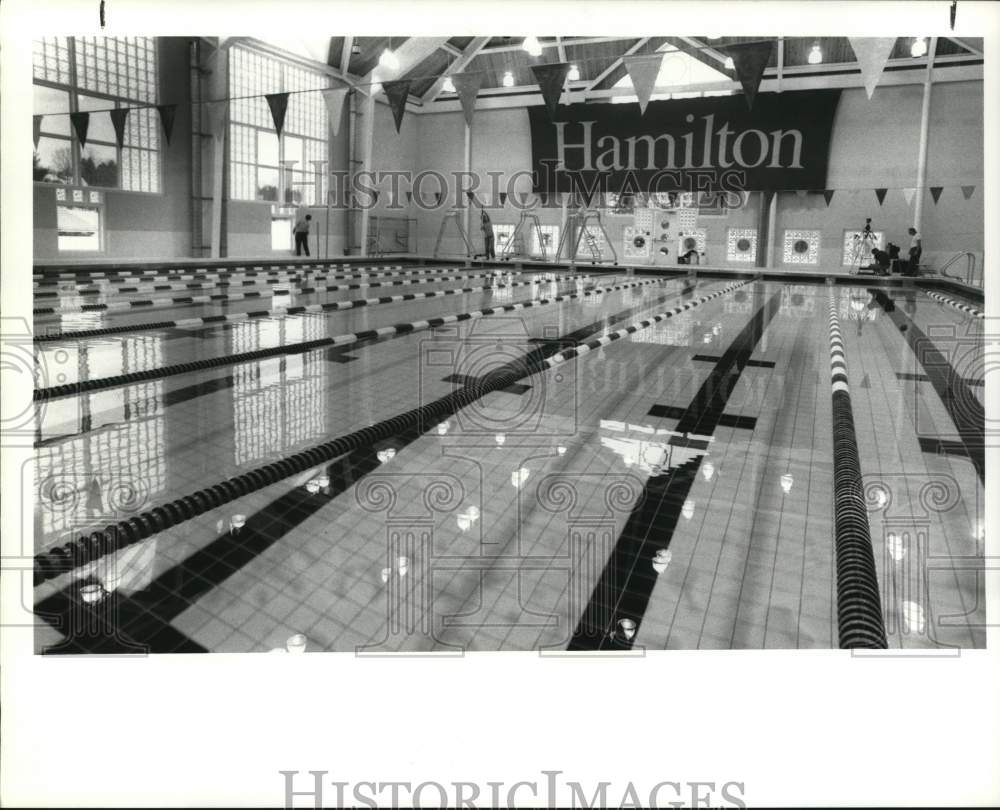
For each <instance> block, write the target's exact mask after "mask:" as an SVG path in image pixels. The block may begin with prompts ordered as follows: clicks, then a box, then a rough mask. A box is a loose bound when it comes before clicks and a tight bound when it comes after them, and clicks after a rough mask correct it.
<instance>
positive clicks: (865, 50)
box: [848, 37, 896, 99]
mask: <svg viewBox="0 0 1000 810" xmlns="http://www.w3.org/2000/svg"><path fill="white" fill-rule="evenodd" d="M848 40H849V41H850V43H851V48H852V49H853V50H854V56H855V58H857V60H858V67H859V68H861V80H862V82H863V83H864V85H865V92H866V93H868V98H869V99H870V98H871V97H872V93H874V92H875V86H876V85H877V84H878V80H879V79H880V78H882V71H883V70H884V69H885V63H886V62H888V61H889V54H891V53H892V49H893V47H894V46H895V45H896V38H895V37H848Z"/></svg>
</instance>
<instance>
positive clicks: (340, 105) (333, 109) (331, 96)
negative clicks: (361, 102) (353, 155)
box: [323, 87, 349, 136]
mask: <svg viewBox="0 0 1000 810" xmlns="http://www.w3.org/2000/svg"><path fill="white" fill-rule="evenodd" d="M348 90H349V88H347V87H331V88H327V89H326V90H324V91H323V101H325V102H326V115H327V118H328V119H329V121H330V129H332V130H333V134H334V135H335V136H336V135H339V134H340V119H341V118H343V111H344V101H345V99H346V98H347V92H348Z"/></svg>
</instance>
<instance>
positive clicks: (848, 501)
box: [830, 287, 888, 649]
mask: <svg viewBox="0 0 1000 810" xmlns="http://www.w3.org/2000/svg"><path fill="white" fill-rule="evenodd" d="M830 388H831V393H832V396H833V511H834V552H835V555H836V564H837V624H838V627H839V638H840V646H841V647H842V648H844V649H850V648H874V649H885V648H886V647H887V646H888V645H887V642H886V638H885V621H884V619H883V616H882V597H881V593H880V591H879V585H878V574H877V572H876V568H875V554H874V552H873V551H872V540H871V528H870V526H869V525H868V507H867V504H866V503H865V497H864V487H863V486H862V479H861V457H860V453H859V451H858V442H857V436H856V434H855V431H854V410H853V408H852V406H851V391H850V388H849V387H848V383H847V360H846V358H845V356H844V338H843V333H842V332H841V331H840V319H839V317H838V316H837V300H836V297H835V295H834V290H833V288H832V287H831V289H830Z"/></svg>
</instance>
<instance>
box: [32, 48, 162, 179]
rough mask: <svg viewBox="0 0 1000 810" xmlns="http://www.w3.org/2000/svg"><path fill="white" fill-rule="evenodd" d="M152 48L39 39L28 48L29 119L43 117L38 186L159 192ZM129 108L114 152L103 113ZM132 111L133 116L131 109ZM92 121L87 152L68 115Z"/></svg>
mask: <svg viewBox="0 0 1000 810" xmlns="http://www.w3.org/2000/svg"><path fill="white" fill-rule="evenodd" d="M156 88H157V67H156V40H155V39H154V38H152V37H43V38H41V39H36V40H35V41H34V88H33V89H34V113H35V115H41V116H43V118H42V122H41V137H40V138H39V141H38V146H37V147H36V148H35V152H34V159H33V174H34V179H35V180H36V181H38V182H45V183H66V184H69V185H81V186H96V187H102V188H120V189H124V190H126V191H152V192H158V191H159V190H160V130H159V121H158V114H157V112H156V110H155V109H154V108H153V106H149V107H145V108H142V107H141V105H155V104H156V103H157V95H156ZM122 107H126V108H129V114H128V118H127V119H126V121H125V139H124V145H123V146H122V147H121V148H119V147H118V144H117V141H116V138H115V130H114V126H113V125H112V123H111V116H110V114H109V111H110V110H112V109H115V108H122ZM137 107H139V109H136V108H137ZM73 112H89V113H91V116H90V121H89V126H88V128H87V138H86V145H85V146H84V148H83V149H80V143H79V140H78V139H77V137H76V133H75V132H74V131H73V128H72V126H71V124H70V117H69V113H73Z"/></svg>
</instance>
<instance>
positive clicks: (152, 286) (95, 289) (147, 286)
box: [35, 265, 530, 298]
mask: <svg viewBox="0 0 1000 810" xmlns="http://www.w3.org/2000/svg"><path fill="white" fill-rule="evenodd" d="M479 269H481V268H469V269H468V270H466V269H464V268H461V267H455V266H453V265H439V266H437V267H427V268H423V269H409V270H403V269H402V268H400V269H398V270H386V271H385V272H373V273H332V274H329V273H328V274H318V273H315V272H312V271H311V270H310V269H309V268H303V269H302V270H301V271H299V272H293V271H289V270H281V271H278V272H274V273H230V274H222V275H211V274H210V275H204V274H198V275H173V274H171V275H167V276H157V277H136V276H122V277H116V278H108V279H103V280H100V281H99V282H95V281H88V282H85V283H83V284H75V285H74V284H73V283H72V282H64V283H60V284H58V285H55V284H52V285H47V286H58V287H59V289H57V290H49V289H46V290H41V289H39V285H37V284H36V285H35V298H55V297H57V296H59V295H69V296H72V295H81V296H82V295H101V294H107V293H110V292H115V291H116V290H115V289H114V288H112V287H111V285H113V284H126V285H129V286H128V288H127V289H118V290H117V292H146V291H154V290H171V289H195V287H194V285H193V284H187V285H184V286H168V285H167V283H166V282H182V281H183V282H208V281H215V282H217V283H216V284H214V285H203V286H216V287H226V286H238V285H239V284H243V285H244V286H250V285H253V284H261V285H263V284H269V283H272V280H274V281H277V282H282V281H304V280H310V281H328V280H332V281H343V280H346V279H352V278H353V279H362V278H389V277H406V276H423V275H430V274H433V273H447V272H468V273H469V274H472V272H473V270H479ZM511 272H516V273H517V274H518V275H520V274H524V273H526V272H530V271H524V270H521V271H511ZM262 279H264V280H262ZM95 284H102V285H104V286H94V285H95ZM134 285H139V286H138V287H136V286H134Z"/></svg>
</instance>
